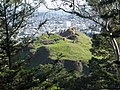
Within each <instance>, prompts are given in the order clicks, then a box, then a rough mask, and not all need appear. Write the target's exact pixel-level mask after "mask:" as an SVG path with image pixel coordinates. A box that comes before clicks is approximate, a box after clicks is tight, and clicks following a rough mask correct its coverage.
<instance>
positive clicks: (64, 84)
mask: <svg viewBox="0 0 120 90" xmlns="http://www.w3.org/2000/svg"><path fill="white" fill-rule="evenodd" d="M76 1H77V2H78V1H79V0H61V2H62V3H61V4H63V5H61V4H60V5H57V8H54V10H63V11H65V12H67V13H71V14H75V15H77V16H79V17H81V18H85V19H89V20H92V21H94V22H95V23H96V25H98V26H99V27H100V28H101V33H100V34H99V35H93V38H92V42H93V45H92V46H93V48H92V49H91V52H92V53H93V55H94V57H93V58H92V59H91V60H89V62H88V68H89V74H88V75H84V74H81V73H78V74H77V75H76V73H75V72H69V71H66V70H65V69H64V68H63V66H62V65H59V64H47V65H40V66H38V67H35V68H32V69H31V68H30V67H27V65H26V63H25V60H23V61H21V62H13V61H12V57H14V56H15V55H16V54H17V53H18V52H19V51H20V50H22V48H23V47H27V45H29V44H30V43H31V41H33V40H31V38H25V39H21V42H20V41H19V39H18V38H17V37H18V36H17V35H18V33H19V32H20V31H21V30H24V27H25V25H27V20H28V19H29V17H30V15H32V13H33V12H34V11H35V9H36V8H37V7H38V6H39V5H40V3H43V0H40V1H39V2H38V5H36V6H31V5H30V4H29V3H27V2H26V0H0V89H1V90H9V89H12V90H16V89H18V90H21V89H23V90H24V89H33V90H36V89H37V90H47V89H48V90H49V89H52V90H55V89H58V90H62V89H63V90H64V89H65V90H87V89H120V48H119V41H120V40H119V37H120V16H119V15H120V3H119V2H120V1H119V0H86V2H87V6H86V5H80V2H78V3H77V2H76ZM52 2H57V0H55V1H52ZM66 5H68V8H70V9H66V8H64V6H65V7H66ZM88 7H89V9H88ZM47 8H48V7H47ZM45 22H46V21H44V22H43V23H41V24H40V25H39V26H38V29H39V28H40V27H41V26H42V25H43V24H44V23H45ZM95 29H96V30H97V29H98V28H95ZM16 61H17V60H16Z"/></svg>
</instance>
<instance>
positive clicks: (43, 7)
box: [28, 0, 85, 12]
mask: <svg viewBox="0 0 120 90" xmlns="http://www.w3.org/2000/svg"><path fill="white" fill-rule="evenodd" d="M54 1H55V0H54ZM56 1H57V2H54V3H53V2H52V3H51V0H45V2H46V5H47V6H48V7H49V8H52V7H54V5H55V7H56V6H57V5H56V3H57V4H60V3H61V0H56ZM75 1H78V2H80V4H84V3H85V0H75ZM28 2H30V3H32V2H33V0H28ZM38 10H39V11H42V12H43V11H49V10H48V9H46V7H45V6H44V5H43V4H41V6H40V7H39V8H38Z"/></svg>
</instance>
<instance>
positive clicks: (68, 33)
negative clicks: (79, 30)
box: [60, 28, 76, 40]
mask: <svg viewBox="0 0 120 90" xmlns="http://www.w3.org/2000/svg"><path fill="white" fill-rule="evenodd" d="M60 35H61V36H62V37H66V38H68V39H72V40H73V39H74V38H76V29H75V28H69V29H68V30H67V31H64V32H61V33H60Z"/></svg>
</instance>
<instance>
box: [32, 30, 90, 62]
mask: <svg viewBox="0 0 120 90" xmlns="http://www.w3.org/2000/svg"><path fill="white" fill-rule="evenodd" d="M60 38H61V39H60ZM62 38H63V37H62V36H60V35H57V34H51V35H49V36H48V35H47V34H42V35H41V36H40V37H39V38H38V40H37V42H35V44H34V48H36V49H39V48H40V47H45V48H47V49H48V51H49V56H48V58H50V59H52V60H57V59H59V60H73V61H76V60H83V61H87V60H89V59H90V58H91V52H90V51H89V49H90V48H91V39H90V38H89V37H88V36H86V35H85V34H83V33H81V32H77V36H76V39H75V40H70V39H66V38H65V39H64V38H63V39H62ZM55 39H60V40H57V41H55V42H54V44H53V43H52V44H46V45H45V44H42V43H41V42H40V41H42V40H47V41H50V40H55ZM43 53H45V52H43ZM60 55H61V57H60Z"/></svg>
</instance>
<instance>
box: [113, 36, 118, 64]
mask: <svg viewBox="0 0 120 90" xmlns="http://www.w3.org/2000/svg"><path fill="white" fill-rule="evenodd" d="M112 46H113V49H114V53H115V60H116V61H119V62H120V48H119V45H118V43H117V41H116V39H115V38H112Z"/></svg>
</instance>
